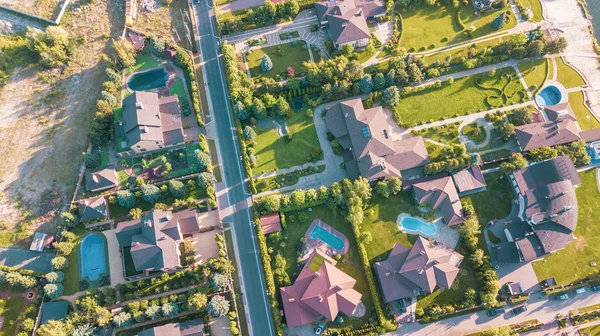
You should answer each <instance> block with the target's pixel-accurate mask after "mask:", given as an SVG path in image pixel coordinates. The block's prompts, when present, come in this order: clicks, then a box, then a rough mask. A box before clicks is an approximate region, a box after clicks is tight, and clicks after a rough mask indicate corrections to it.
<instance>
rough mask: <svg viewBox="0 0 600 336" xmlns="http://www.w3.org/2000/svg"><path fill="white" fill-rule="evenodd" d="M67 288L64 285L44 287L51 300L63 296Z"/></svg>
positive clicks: (47, 285) (50, 284)
mask: <svg viewBox="0 0 600 336" xmlns="http://www.w3.org/2000/svg"><path fill="white" fill-rule="evenodd" d="M64 290H65V288H64V287H63V285H62V284H60V283H59V284H54V283H49V284H46V285H45V286H44V293H45V294H46V296H47V297H48V298H49V299H56V298H57V297H59V296H61V295H62V294H63V291H64Z"/></svg>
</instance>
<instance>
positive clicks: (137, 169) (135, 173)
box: [130, 164, 144, 177]
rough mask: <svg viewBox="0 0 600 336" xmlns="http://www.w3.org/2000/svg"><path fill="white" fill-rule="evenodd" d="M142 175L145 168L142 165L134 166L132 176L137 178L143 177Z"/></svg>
mask: <svg viewBox="0 0 600 336" xmlns="http://www.w3.org/2000/svg"><path fill="white" fill-rule="evenodd" d="M142 173H144V166H142V165H141V164H134V165H133V166H132V167H131V174H130V175H131V176H133V177H137V176H140V175H142Z"/></svg>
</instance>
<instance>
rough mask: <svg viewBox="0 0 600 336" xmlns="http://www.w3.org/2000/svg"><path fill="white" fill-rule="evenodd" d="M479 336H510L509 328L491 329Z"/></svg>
mask: <svg viewBox="0 0 600 336" xmlns="http://www.w3.org/2000/svg"><path fill="white" fill-rule="evenodd" d="M479 335H480V336H510V335H512V332H511V329H510V326H501V327H491V328H489V329H487V330H484V331H482V332H480V333H479Z"/></svg>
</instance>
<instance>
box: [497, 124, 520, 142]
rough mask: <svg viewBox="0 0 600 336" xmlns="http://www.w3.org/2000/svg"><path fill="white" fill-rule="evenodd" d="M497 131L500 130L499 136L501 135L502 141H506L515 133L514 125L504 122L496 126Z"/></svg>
mask: <svg viewBox="0 0 600 336" xmlns="http://www.w3.org/2000/svg"><path fill="white" fill-rule="evenodd" d="M498 131H499V132H500V136H502V139H504V141H508V140H509V139H510V137H512V136H513V135H515V134H516V133H517V131H516V128H515V125H513V124H511V123H506V122H502V123H501V124H500V126H498Z"/></svg>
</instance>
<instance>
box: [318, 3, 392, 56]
mask: <svg viewBox="0 0 600 336" xmlns="http://www.w3.org/2000/svg"><path fill="white" fill-rule="evenodd" d="M315 11H316V12H317V18H318V19H319V22H321V24H323V23H327V24H328V25H329V30H330V31H331V37H332V39H333V42H334V43H335V44H336V45H337V44H344V43H350V42H354V41H358V40H362V39H368V38H371V31H370V29H369V26H368V25H367V18H369V17H374V16H381V15H383V14H385V12H386V9H385V5H384V4H383V2H381V1H361V0H357V1H356V2H355V1H353V0H341V1H322V2H317V3H315Z"/></svg>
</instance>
